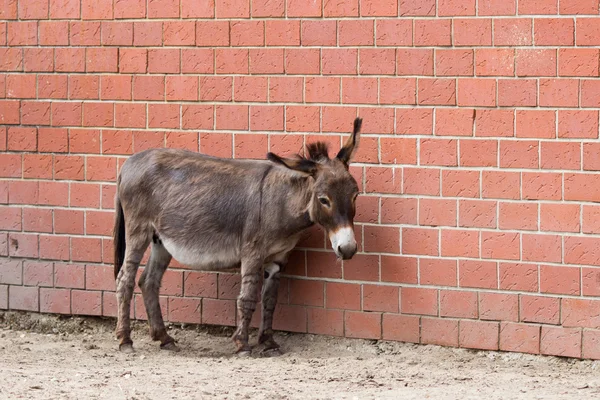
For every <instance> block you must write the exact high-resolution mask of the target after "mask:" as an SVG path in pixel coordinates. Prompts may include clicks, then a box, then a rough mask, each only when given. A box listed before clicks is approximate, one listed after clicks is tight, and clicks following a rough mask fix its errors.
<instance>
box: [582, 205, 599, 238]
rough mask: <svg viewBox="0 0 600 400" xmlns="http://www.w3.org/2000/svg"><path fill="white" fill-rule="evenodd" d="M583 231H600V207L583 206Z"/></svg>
mask: <svg viewBox="0 0 600 400" xmlns="http://www.w3.org/2000/svg"><path fill="white" fill-rule="evenodd" d="M582 232H583V233H600V207H598V206H593V205H584V206H583V229H582Z"/></svg>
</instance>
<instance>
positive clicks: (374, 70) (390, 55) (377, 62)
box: [359, 49, 396, 75]
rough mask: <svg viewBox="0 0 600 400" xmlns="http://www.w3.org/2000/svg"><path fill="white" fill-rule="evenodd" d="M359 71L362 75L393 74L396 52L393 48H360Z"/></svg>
mask: <svg viewBox="0 0 600 400" xmlns="http://www.w3.org/2000/svg"><path fill="white" fill-rule="evenodd" d="M359 72H360V73H361V74H362V75H394V74H395V72H396V52H395V50H394V49H360V64H359Z"/></svg>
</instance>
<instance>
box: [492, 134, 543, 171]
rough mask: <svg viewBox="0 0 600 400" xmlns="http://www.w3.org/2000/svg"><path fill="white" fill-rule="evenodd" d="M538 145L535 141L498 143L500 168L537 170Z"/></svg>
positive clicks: (504, 141)
mask: <svg viewBox="0 0 600 400" xmlns="http://www.w3.org/2000/svg"><path fill="white" fill-rule="evenodd" d="M538 166H539V143H538V142H535V141H525V140H520V141H513V140H510V141H509V140H503V141H500V167H502V168H534V169H535V168H538Z"/></svg>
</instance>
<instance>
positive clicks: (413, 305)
mask: <svg viewBox="0 0 600 400" xmlns="http://www.w3.org/2000/svg"><path fill="white" fill-rule="evenodd" d="M400 306H401V312H402V313H403V314H422V315H437V310H438V291H437V290H436V289H427V288H416V287H415V288H413V287H403V288H402V290H401V291H400Z"/></svg>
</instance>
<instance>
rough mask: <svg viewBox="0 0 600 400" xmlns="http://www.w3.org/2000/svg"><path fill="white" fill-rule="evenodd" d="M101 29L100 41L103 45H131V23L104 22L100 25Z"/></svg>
mask: <svg viewBox="0 0 600 400" xmlns="http://www.w3.org/2000/svg"><path fill="white" fill-rule="evenodd" d="M101 29H102V32H101V41H102V44H103V45H108V46H132V45H133V22H121V21H104V22H102V24H101Z"/></svg>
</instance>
